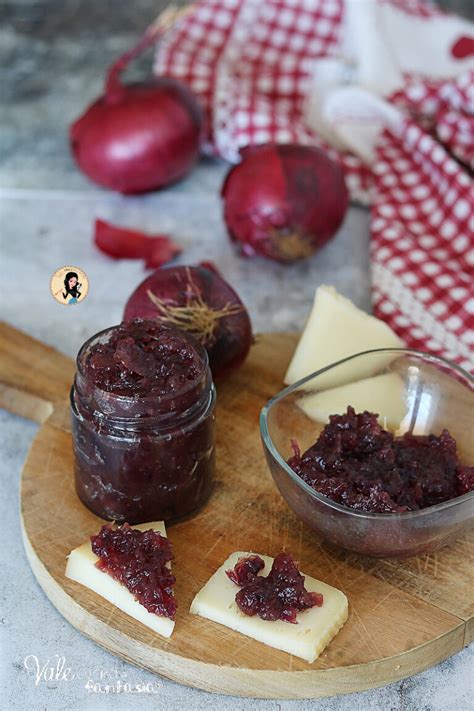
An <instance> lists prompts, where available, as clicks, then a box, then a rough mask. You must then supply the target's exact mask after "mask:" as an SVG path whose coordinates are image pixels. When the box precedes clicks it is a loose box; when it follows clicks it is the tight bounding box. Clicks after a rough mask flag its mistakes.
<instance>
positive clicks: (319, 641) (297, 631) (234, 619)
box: [191, 551, 348, 663]
mask: <svg viewBox="0 0 474 711" xmlns="http://www.w3.org/2000/svg"><path fill="white" fill-rule="evenodd" d="M251 555H253V554H252V553H246V552H242V551H237V552H236V553H232V555H230V556H229V558H227V560H226V561H225V563H223V565H221V567H220V568H219V569H218V570H217V571H216V572H215V573H214V575H213V576H212V577H211V578H210V579H209V580H208V582H207V583H206V584H205V586H204V587H203V588H202V589H201V590H200V591H199V592H198V594H197V595H196V597H195V598H194V600H193V602H192V604H191V612H192V613H193V614H195V615H199V616H200V617H205V618H207V619H208V620H212V621H213V622H218V623H219V624H221V625H225V626H226V627H230V628H231V629H233V630H236V631H237V632H241V633H242V634H244V635H247V637H252V638H253V639H255V640H257V641H258V642H263V643H264V644H267V645H268V646H270V647H275V648H276V649H281V650H282V651H283V652H288V653H289V654H294V655H295V656H297V657H301V659H304V660H306V661H307V662H310V663H311V662H314V660H315V659H317V657H318V656H319V655H320V654H321V652H322V651H323V649H324V648H325V647H326V646H327V645H328V644H329V642H330V641H331V640H332V638H333V637H334V636H335V635H336V634H337V633H338V632H339V630H340V629H341V627H342V625H343V624H344V622H345V621H346V620H347V615H348V603H347V598H346V596H345V595H344V593H342V592H341V591H340V590H337V589H336V588H333V587H331V586H330V585H326V583H323V582H321V581H320V580H315V578H311V577H309V576H305V581H304V585H305V588H306V590H308V591H309V592H314V593H319V594H322V596H323V599H324V602H323V605H322V606H321V607H319V606H315V607H311V608H310V609H308V610H304V611H303V612H299V613H298V615H297V621H296V624H290V623H288V622H286V621H285V620H273V621H268V620H263V619H261V618H260V617H258V616H257V615H254V616H249V615H246V614H244V613H243V612H241V611H240V610H239V608H238V606H237V603H236V601H235V595H236V592H237V590H238V588H237V587H236V585H235V584H234V583H233V582H232V581H231V580H230V579H229V577H228V576H227V574H226V571H227V570H232V569H233V568H235V565H236V563H237V562H238V561H239V559H240V558H246V557H248V556H251ZM260 558H262V559H263V561H264V562H265V568H264V569H263V570H262V571H260V573H259V575H261V574H263V575H267V574H268V571H269V570H270V569H271V567H272V565H273V558H271V557H269V556H265V555H260Z"/></svg>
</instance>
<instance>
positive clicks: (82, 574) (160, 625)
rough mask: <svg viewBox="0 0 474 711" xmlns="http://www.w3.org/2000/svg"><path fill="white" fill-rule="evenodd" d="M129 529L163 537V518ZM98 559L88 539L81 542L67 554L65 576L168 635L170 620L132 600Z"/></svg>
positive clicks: (151, 627)
mask: <svg viewBox="0 0 474 711" xmlns="http://www.w3.org/2000/svg"><path fill="white" fill-rule="evenodd" d="M132 528H137V529H138V530H139V531H148V530H149V529H150V528H152V529H153V530H154V531H159V532H160V533H161V534H162V535H163V536H166V528H165V524H164V521H152V522H151V523H141V524H137V525H135V526H132ZM98 560H99V558H98V557H97V556H96V555H95V554H94V553H93V552H92V549H91V544H90V542H89V541H88V542H87V543H84V545H82V546H79V548H75V549H74V550H73V551H71V553H70V554H69V557H68V561H67V565H66V577H67V578H70V579H71V580H75V581H76V582H78V583H81V585H84V586H85V587H86V588H90V589H91V590H93V591H94V592H95V593H97V594H98V595H101V596H102V597H104V598H105V599H106V600H108V601H109V602H111V603H112V604H113V605H115V607H118V608H119V610H122V612H125V613H126V614H127V615H130V617H133V618H134V619H135V620H138V622H141V623H142V624H144V625H146V626H147V627H149V628H150V629H152V630H153V631H154V632H158V634H160V635H162V636H163V637H170V636H171V633H172V632H173V629H174V620H170V618H169V617H160V616H159V615H155V614H154V613H152V612H148V610H147V609H146V607H144V606H143V605H142V604H141V603H140V602H138V600H135V598H134V597H133V595H132V593H131V592H130V591H129V590H128V589H127V588H126V587H125V586H124V585H122V584H121V583H119V581H118V580H115V579H114V578H112V576H111V575H109V574H108V573H105V572H104V571H102V570H99V569H98V568H96V567H95V564H96V563H97V561H98Z"/></svg>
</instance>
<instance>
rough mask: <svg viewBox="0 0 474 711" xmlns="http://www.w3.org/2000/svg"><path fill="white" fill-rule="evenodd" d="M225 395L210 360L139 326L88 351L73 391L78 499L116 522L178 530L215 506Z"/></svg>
mask: <svg viewBox="0 0 474 711" xmlns="http://www.w3.org/2000/svg"><path fill="white" fill-rule="evenodd" d="M215 402H216V392H215V388H214V384H213V382H212V376H211V371H210V369H209V364H208V358H207V353H206V350H205V349H204V348H203V346H201V344H200V343H198V342H197V341H196V340H195V339H194V338H193V337H192V336H191V335H189V334H188V333H186V332H185V331H181V330H179V329H176V328H174V327H172V326H169V325H167V324H163V323H161V322H159V321H145V320H141V319H135V320H134V321H129V322H124V323H122V324H120V325H119V326H113V327H111V328H108V329H106V330H105V331H101V332H100V333H98V334H96V335H95V336H93V337H92V338H90V339H89V340H88V341H86V343H84V345H83V346H82V348H81V350H80V351H79V354H78V356H77V371H76V376H75V380H74V384H73V387H72V390H71V411H72V433H73V444H74V458H75V480H76V491H77V494H78V496H79V498H80V499H81V501H82V502H83V503H84V504H85V505H86V506H87V507H88V508H89V509H90V510H91V511H93V512H94V513H95V514H97V515H98V516H100V517H101V518H104V519H109V520H114V521H117V522H123V521H127V522H128V523H131V524H134V523H144V522H146V521H156V520H162V519H164V520H166V521H176V520H179V519H182V518H185V517H187V516H189V515H191V514H192V513H194V512H195V511H197V510H198V509H199V508H200V507H201V506H202V505H203V504H204V503H205V502H206V500H207V499H208V497H209V495H210V493H211V488H212V482H213V476H214V462H215V457H214V423H215V415H214V410H215Z"/></svg>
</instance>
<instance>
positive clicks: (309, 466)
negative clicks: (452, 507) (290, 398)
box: [288, 407, 474, 513]
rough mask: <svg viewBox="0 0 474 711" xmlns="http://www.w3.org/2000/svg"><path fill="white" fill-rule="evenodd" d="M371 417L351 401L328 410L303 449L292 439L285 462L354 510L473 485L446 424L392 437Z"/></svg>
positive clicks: (426, 501)
mask: <svg viewBox="0 0 474 711" xmlns="http://www.w3.org/2000/svg"><path fill="white" fill-rule="evenodd" d="M377 417H378V415H377V414H374V413H371V412H362V413H358V414H356V412H355V411H354V408H352V407H348V408H347V412H346V413H345V414H344V415H332V416H331V417H330V418H329V424H327V425H326V426H325V427H324V429H323V430H322V432H321V434H320V435H319V438H318V439H317V441H316V442H315V443H314V444H313V445H312V446H311V447H310V448H309V449H308V450H307V451H306V452H305V453H304V454H301V453H300V451H299V447H298V445H297V443H296V442H293V443H292V444H293V450H294V456H293V457H291V458H290V459H289V460H288V464H289V465H290V467H291V468H292V469H293V470H294V471H295V472H296V473H297V474H298V476H300V477H301V478H302V479H303V481H305V482H306V483H307V484H309V485H310V486H311V487H313V489H315V490H316V491H318V492H319V493H321V494H324V495H325V496H327V497H329V498H330V499H332V500H333V501H336V502H338V503H340V504H343V505H344V506H348V507H350V508H352V509H356V510H359V511H371V512H374V513H404V512H406V511H417V510H418V509H423V508H426V507H427V506H433V505H435V504H439V503H441V502H443V501H448V500H449V499H454V498H455V497H457V496H461V495H462V494H466V493H468V492H469V491H473V490H474V467H468V466H464V465H463V464H461V463H460V461H459V457H458V452H457V447H456V441H455V440H454V439H453V438H452V437H451V435H450V434H449V432H448V431H447V430H443V432H442V433H441V434H440V435H439V437H438V436H436V435H433V434H430V435H423V436H422V435H413V434H408V433H407V434H405V435H403V436H402V437H396V436H395V435H393V434H392V433H391V432H388V431H387V430H384V429H383V428H382V427H381V426H380V425H379V423H378V421H377Z"/></svg>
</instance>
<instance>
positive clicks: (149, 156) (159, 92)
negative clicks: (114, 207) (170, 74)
mask: <svg viewBox="0 0 474 711" xmlns="http://www.w3.org/2000/svg"><path fill="white" fill-rule="evenodd" d="M162 29H163V28H162V27H160V26H157V27H152V28H150V29H149V30H148V31H147V32H146V33H145V35H144V36H143V38H142V40H141V41H140V42H139V43H138V44H137V45H136V46H135V47H134V48H133V49H131V50H130V51H128V52H126V53H125V54H124V55H123V56H122V57H120V58H119V59H118V60H117V61H116V62H115V63H114V64H113V65H112V66H111V68H110V70H109V73H108V77H107V81H106V85H105V92H104V94H103V95H102V96H100V97H99V98H98V99H97V100H96V101H95V102H94V103H93V104H91V106H89V108H88V109H87V110H86V111H85V113H84V114H83V115H82V116H80V117H79V118H78V119H77V120H76V121H75V122H74V123H73V124H72V126H71V128H70V141H71V148H72V152H73V154H74V157H75V159H76V162H77V164H78V166H79V168H80V169H81V170H82V171H83V172H84V173H86V175H88V176H89V178H91V179H92V180H94V181H95V182H96V183H99V184H100V185H103V186H105V187H107V188H110V189H112V190H118V191H119V192H121V193H128V194H130V193H141V192H146V191H148V190H155V189H157V188H161V187H163V186H165V185H168V184H169V183H172V182H174V181H175V180H178V179H179V178H182V177H183V176H184V175H185V174H186V173H187V172H188V171H189V170H190V168H191V167H192V166H193V165H194V164H195V162H196V160H197V158H198V155H199V148H200V142H201V135H202V123H203V120H202V112H201V108H200V106H199V104H198V101H197V99H196V98H195V97H194V95H193V94H192V93H191V91H190V90H189V89H188V88H187V87H186V86H185V85H184V84H181V83H180V82H178V81H176V80H175V79H169V78H166V77H159V78H158V79H155V80H152V81H149V82H146V83H137V84H123V83H122V82H121V81H120V74H121V72H122V71H123V70H124V69H125V67H126V66H127V65H128V63H129V62H130V61H131V60H132V59H133V58H134V57H136V56H137V55H139V54H140V53H141V52H142V51H143V50H144V49H145V47H147V46H148V45H149V44H151V43H152V42H154V41H155V40H156V38H157V36H158V34H159V32H161V31H162Z"/></svg>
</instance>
